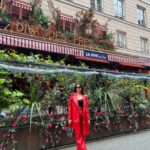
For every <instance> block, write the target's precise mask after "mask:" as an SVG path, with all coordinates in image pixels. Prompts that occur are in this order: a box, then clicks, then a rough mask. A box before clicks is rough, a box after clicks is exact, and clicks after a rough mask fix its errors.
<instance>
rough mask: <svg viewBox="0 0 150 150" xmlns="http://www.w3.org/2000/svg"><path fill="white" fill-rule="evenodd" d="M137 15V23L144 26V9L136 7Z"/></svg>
mask: <svg viewBox="0 0 150 150" xmlns="http://www.w3.org/2000/svg"><path fill="white" fill-rule="evenodd" d="M137 15H138V25H139V26H142V27H144V26H145V10H144V8H141V7H138V8H137Z"/></svg>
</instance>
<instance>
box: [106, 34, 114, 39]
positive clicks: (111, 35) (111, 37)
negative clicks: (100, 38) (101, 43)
mask: <svg viewBox="0 0 150 150" xmlns="http://www.w3.org/2000/svg"><path fill="white" fill-rule="evenodd" d="M105 39H106V40H109V41H111V40H112V39H113V33H108V34H106V35H105Z"/></svg>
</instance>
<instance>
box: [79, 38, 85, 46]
mask: <svg viewBox="0 0 150 150" xmlns="http://www.w3.org/2000/svg"><path fill="white" fill-rule="evenodd" d="M79 44H80V45H83V44H84V38H83V37H79Z"/></svg>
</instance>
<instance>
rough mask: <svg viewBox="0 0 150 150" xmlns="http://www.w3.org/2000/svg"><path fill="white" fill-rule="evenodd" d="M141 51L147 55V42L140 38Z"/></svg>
mask: <svg viewBox="0 0 150 150" xmlns="http://www.w3.org/2000/svg"><path fill="white" fill-rule="evenodd" d="M141 50H142V52H143V53H148V40H147V39H145V38H141Z"/></svg>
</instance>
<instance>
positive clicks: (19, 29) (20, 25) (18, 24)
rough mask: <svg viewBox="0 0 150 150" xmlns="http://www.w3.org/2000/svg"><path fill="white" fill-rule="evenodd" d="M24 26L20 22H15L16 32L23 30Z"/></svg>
mask: <svg viewBox="0 0 150 150" xmlns="http://www.w3.org/2000/svg"><path fill="white" fill-rule="evenodd" d="M23 30H24V26H23V25H22V24H21V23H17V32H23Z"/></svg>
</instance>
